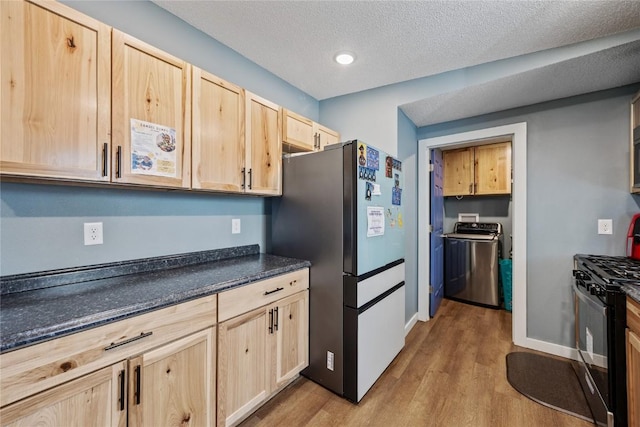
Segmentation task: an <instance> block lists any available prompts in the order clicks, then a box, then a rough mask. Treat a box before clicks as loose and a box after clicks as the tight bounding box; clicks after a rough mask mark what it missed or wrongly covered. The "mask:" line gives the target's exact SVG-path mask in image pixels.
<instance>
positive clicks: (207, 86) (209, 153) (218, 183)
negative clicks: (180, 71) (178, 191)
mask: <svg viewBox="0 0 640 427" xmlns="http://www.w3.org/2000/svg"><path fill="white" fill-rule="evenodd" d="M192 83H193V108H192V133H191V141H192V146H191V155H192V166H193V171H192V175H193V177H192V188H194V189H202V190H218V191H228V192H244V183H245V166H244V161H245V150H244V145H245V134H244V129H245V113H244V109H245V99H244V90H243V89H242V88H241V87H239V86H236V85H234V84H231V83H229V82H226V81H224V80H222V79H220V78H219V77H216V76H214V75H213V74H210V73H208V72H206V71H204V70H201V69H200V68H198V67H193V81H192Z"/></svg>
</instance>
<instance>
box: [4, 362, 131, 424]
mask: <svg viewBox="0 0 640 427" xmlns="http://www.w3.org/2000/svg"><path fill="white" fill-rule="evenodd" d="M125 366H126V363H125V362H120V363H117V364H114V365H112V366H108V367H106V368H103V369H100V370H98V371H96V372H92V373H91V374H88V375H85V376H83V377H80V378H78V379H75V380H73V381H69V382H68V383H65V384H62V385H59V386H57V387H54V388H52V389H49V390H47V391H43V392H42V393H38V394H36V395H34V396H31V397H28V398H26V399H23V400H21V401H19V402H16V403H14V404H12V405H9V406H6V407H4V408H2V410H0V419H1V420H2V425H3V426H7V427H18V426H35V425H37V426H43V427H44V426H95V425H101V426H112V427H117V426H125V425H126V423H127V414H126V412H125V411H122V410H119V399H120V396H119V394H120V392H121V384H122V383H121V381H123V377H122V372H124V369H125Z"/></svg>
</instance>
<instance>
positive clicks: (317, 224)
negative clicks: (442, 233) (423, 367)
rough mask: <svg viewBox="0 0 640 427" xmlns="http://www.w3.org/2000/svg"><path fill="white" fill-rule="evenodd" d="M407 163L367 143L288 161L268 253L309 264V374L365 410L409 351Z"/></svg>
mask: <svg viewBox="0 0 640 427" xmlns="http://www.w3.org/2000/svg"><path fill="white" fill-rule="evenodd" d="M403 182H404V180H403V172H402V163H401V162H400V161H398V160H397V159H394V158H393V157H391V156H389V155H387V154H386V153H384V152H383V151H381V150H378V149H376V148H375V147H372V146H370V145H367V144H365V143H364V142H361V141H349V142H345V143H340V144H334V145H332V146H328V147H326V148H325V149H324V151H319V152H314V153H308V154H301V155H292V156H289V157H286V158H284V159H283V195H282V197H281V198H277V199H273V200H272V206H271V227H272V228H271V235H272V240H271V252H272V253H274V254H277V255H284V256H290V257H296V258H302V259H307V260H309V261H311V263H312V265H311V269H310V273H309V274H310V284H309V367H308V368H307V369H306V370H304V371H303V375H304V376H306V377H308V378H310V379H311V380H313V381H315V382H317V383H319V384H321V385H322V386H324V387H326V388H328V389H329V390H332V391H333V392H335V393H337V394H339V395H341V396H344V397H345V398H347V399H349V400H351V401H354V402H359V401H360V399H362V397H363V396H364V394H365V393H366V392H367V391H368V390H369V389H370V388H371V386H372V385H373V384H374V382H375V381H376V380H377V379H378V377H379V376H380V375H381V374H382V372H383V371H384V370H385V369H386V368H387V366H388V365H389V364H390V363H391V361H392V360H393V359H394V358H395V356H396V355H397V354H398V353H399V352H400V350H401V349H402V347H403V346H404V323H405V321H404V313H405V310H404V306H405V288H404V277H405V273H404V248H405V246H404V218H403V214H404V212H403V209H402V207H403V202H402V189H403Z"/></svg>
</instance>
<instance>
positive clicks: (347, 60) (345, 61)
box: [334, 52, 356, 65]
mask: <svg viewBox="0 0 640 427" xmlns="http://www.w3.org/2000/svg"><path fill="white" fill-rule="evenodd" d="M334 59H335V61H336V62H337V63H338V64H340V65H349V64H351V63H352V62H353V61H355V59H356V57H355V55H354V54H353V53H351V52H339V53H337V54H336V56H335V57H334Z"/></svg>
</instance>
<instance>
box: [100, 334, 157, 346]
mask: <svg viewBox="0 0 640 427" xmlns="http://www.w3.org/2000/svg"><path fill="white" fill-rule="evenodd" d="M151 335H153V332H140V335H138V336H137V337H133V338H129V339H128V340H124V341H120V342H112V343H111V345H109V346H107V347H105V348H104V351H108V350H113V349H114V348H118V347H120V346H123V345H125V344H129V343H131V342H134V341H138V340H141V339H142V338H146V337H148V336H151Z"/></svg>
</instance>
